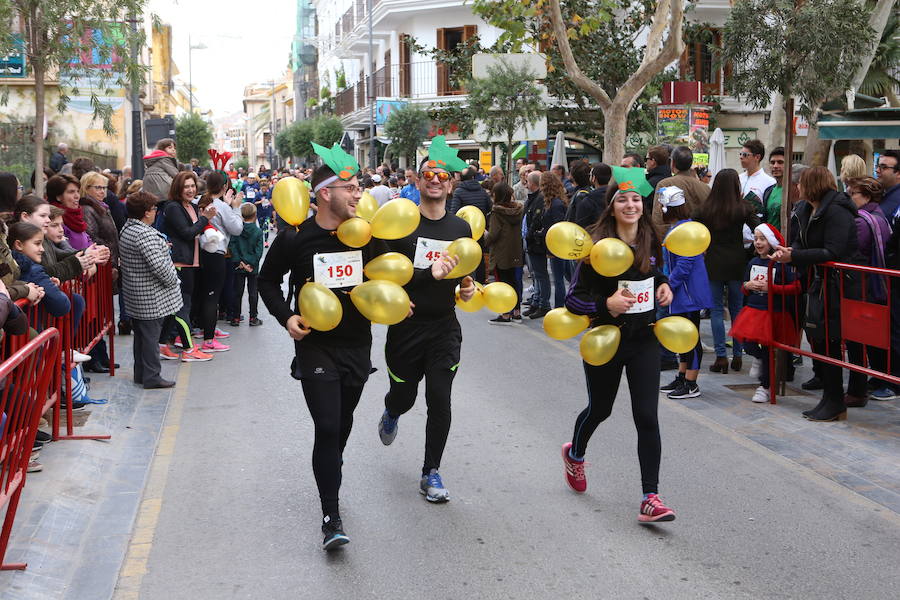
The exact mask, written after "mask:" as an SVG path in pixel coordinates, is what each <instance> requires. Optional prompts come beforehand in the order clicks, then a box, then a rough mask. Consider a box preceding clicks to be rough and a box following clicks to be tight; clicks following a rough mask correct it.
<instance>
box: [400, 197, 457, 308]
mask: <svg viewBox="0 0 900 600" xmlns="http://www.w3.org/2000/svg"><path fill="white" fill-rule="evenodd" d="M461 237H472V228H471V227H469V224H468V223H466V222H465V221H464V220H462V219H460V218H459V217H457V216H456V215H451V214H450V213H449V212H448V213H446V214H445V215H444V216H443V217H441V218H440V219H437V220H431V219H428V218H426V217H424V216H423V217H422V218H421V219H420V220H419V226H418V227H417V228H416V230H415V231H414V232H412V234H410V235H408V236H406V237H405V238H402V239H399V240H391V241H388V242H387V245H388V247H389V248H390V249H391V250H392V251H394V252H400V253H402V254H404V255H406V257H407V258H409V260H411V261H412V263H413V267H414V271H413V277H412V279H411V280H410V282H409V283H407V284H406V286H405V289H406V293H407V294H409V299H410V300H411V301H412V302H413V304H415V305H416V306H415V308H414V309H413V316H412V317H410V319H411V320H413V321H433V320H438V319H443V318H445V317H448V316H450V315H451V314H454V311H455V310H456V299H455V296H454V290H455V289H456V285H457V284H458V283H459V282H460V278H455V279H449V278H445V279H442V280H440V281H436V280H435V279H434V276H433V275H432V274H431V264H432V263H434V262H435V261H436V260H437V259H438V258H439V257H440V256H441V252H442V251H443V250H445V249H446V247H447V246H448V245H449V244H450V243H451V242H453V241H454V240H457V239H459V238H461ZM417 256H418V260H417Z"/></svg>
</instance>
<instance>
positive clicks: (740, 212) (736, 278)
mask: <svg viewBox="0 0 900 600" xmlns="http://www.w3.org/2000/svg"><path fill="white" fill-rule="evenodd" d="M698 213H699V214H696V215H691V216H692V217H693V218H694V220H695V221H699V222H701V223H703V224H704V225H706V226H707V227H708V228H709V233H710V235H711V237H712V241H711V242H710V244H709V249H708V250H707V251H706V272H707V274H708V275H709V287H710V290H711V291H712V300H713V307H712V310H711V311H710V320H709V322H710V326H711V328H712V333H713V341H714V342H715V350H716V361H715V362H714V363H713V364H712V365H710V367H709V370H710V371H712V372H713V373H728V356H727V350H726V347H725V304H724V299H725V297H726V296H727V298H728V316H729V317H730V319H731V322H732V323H734V320H735V319H736V318H737V316H738V314H739V313H740V312H741V306H743V304H744V294H743V293H742V292H741V285H742V284H743V283H744V269H745V267H746V266H747V260H748V255H747V251H746V250H745V249H744V225H747V227H749V228H750V231H753V229H754V228H755V227H756V226H757V225H759V223H760V221H759V217H758V216H757V215H756V211H755V209H754V208H753V205H752V204H750V202H748V201H747V200H744V199H743V198H741V183H740V178H739V176H738V173H737V171H735V170H734V169H722V170H721V171H719V173H718V174H717V175H716V178H715V180H714V181H713V187H712V190H711V191H710V193H709V197H708V198H707V199H706V202H705V203H704V204H703V205H702V206H701V208H700V210H699V211H698ZM732 344H733V347H732V349H731V356H732V358H731V368H732V370H734V371H740V370H741V367H742V366H743V365H742V362H743V360H742V358H741V357H742V355H743V348H742V346H741V343H740V342H739V341H738V340H732Z"/></svg>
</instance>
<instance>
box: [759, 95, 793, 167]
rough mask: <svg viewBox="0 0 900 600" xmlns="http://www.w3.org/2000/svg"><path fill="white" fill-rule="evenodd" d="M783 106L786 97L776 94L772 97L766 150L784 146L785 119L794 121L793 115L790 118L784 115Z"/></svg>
mask: <svg viewBox="0 0 900 600" xmlns="http://www.w3.org/2000/svg"><path fill="white" fill-rule="evenodd" d="M783 106H784V97H783V96H782V95H781V94H777V93H776V94H775V95H774V96H773V97H772V112H771V113H769V115H770V117H769V139H768V140H766V142H767V143H766V148H768V149H769V150H772V149H773V148H777V147H779V146H784V134H785V131H784V128H785V119H793V115H791V116H788V115H786V114H785V113H784V111H783V110H782V107H783ZM785 162H787V160H785Z"/></svg>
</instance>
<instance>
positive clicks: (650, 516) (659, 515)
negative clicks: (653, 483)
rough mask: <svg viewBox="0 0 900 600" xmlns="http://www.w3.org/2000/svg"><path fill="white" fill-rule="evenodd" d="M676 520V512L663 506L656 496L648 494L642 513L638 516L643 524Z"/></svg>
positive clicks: (642, 503)
mask: <svg viewBox="0 0 900 600" xmlns="http://www.w3.org/2000/svg"><path fill="white" fill-rule="evenodd" d="M674 520H675V511H674V510H672V509H671V508H669V507H668V506H666V505H665V504H663V503H662V500H660V499H659V496H657V495H656V494H647V498H646V500H644V501H643V502H641V512H640V513H639V514H638V521H640V522H641V523H655V522H657V521H674Z"/></svg>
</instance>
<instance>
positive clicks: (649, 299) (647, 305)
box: [619, 277, 654, 315]
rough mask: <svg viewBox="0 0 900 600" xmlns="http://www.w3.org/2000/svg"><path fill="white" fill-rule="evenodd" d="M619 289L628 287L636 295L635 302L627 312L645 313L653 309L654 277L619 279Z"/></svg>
mask: <svg viewBox="0 0 900 600" xmlns="http://www.w3.org/2000/svg"><path fill="white" fill-rule="evenodd" d="M619 289H620V290H621V289H627V290H628V291H629V292H630V293H631V295H632V296H633V297H634V299H635V300H634V304H632V305H631V308H629V309H628V311H627V312H626V313H625V314H629V315H632V314H635V313H645V312H650V311H651V310H653V307H654V298H653V278H652V277H650V278H649V279H644V280H643V281H625V280H620V281H619Z"/></svg>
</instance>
